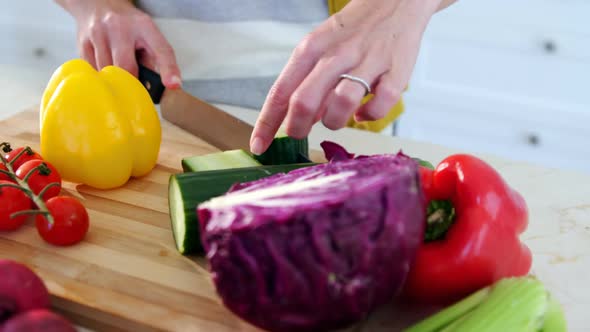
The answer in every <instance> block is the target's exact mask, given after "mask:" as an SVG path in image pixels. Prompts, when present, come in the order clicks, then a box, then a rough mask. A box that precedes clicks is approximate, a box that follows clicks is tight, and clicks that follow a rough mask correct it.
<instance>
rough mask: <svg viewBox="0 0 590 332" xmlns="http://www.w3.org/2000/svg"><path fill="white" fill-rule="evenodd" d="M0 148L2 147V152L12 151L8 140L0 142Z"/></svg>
mask: <svg viewBox="0 0 590 332" xmlns="http://www.w3.org/2000/svg"><path fill="white" fill-rule="evenodd" d="M0 149H2V151H3V152H4V153H8V152H10V151H12V148H11V147H10V143H8V142H2V143H0Z"/></svg>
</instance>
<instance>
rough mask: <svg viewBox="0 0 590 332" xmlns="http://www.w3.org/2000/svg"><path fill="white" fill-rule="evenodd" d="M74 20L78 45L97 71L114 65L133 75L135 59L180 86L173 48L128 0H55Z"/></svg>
mask: <svg viewBox="0 0 590 332" xmlns="http://www.w3.org/2000/svg"><path fill="white" fill-rule="evenodd" d="M56 2H57V3H59V4H60V5H61V6H62V7H64V8H65V9H66V10H67V11H68V12H70V14H72V16H73V17H74V18H75V19H76V22H77V25H78V48H79V52H80V55H81V57H82V58H83V59H85V60H86V61H88V62H89V63H90V64H91V65H92V66H94V68H96V69H97V70H100V69H102V68H103V67H105V66H109V65H115V66H119V67H122V68H123V69H126V70H127V71H129V72H130V73H131V74H133V75H134V76H137V71H138V69H137V61H138V58H140V61H141V63H142V64H144V65H146V66H148V67H150V68H153V69H155V70H157V71H158V72H159V73H160V75H161V77H162V82H163V83H164V85H165V86H166V87H168V88H174V87H178V86H180V83H181V80H180V69H179V68H178V65H177V64H176V58H175V55H174V51H173V49H172V47H171V46H170V44H169V43H168V41H167V40H166V39H165V37H164V36H163V35H162V33H161V32H160V30H159V29H158V28H157V26H156V25H155V23H154V21H153V20H152V19H151V17H150V16H149V15H147V14H146V13H144V12H142V11H141V10H139V9H137V8H136V7H135V6H133V4H132V2H131V1H129V0H84V1H79V0H56ZM136 52H137V54H136Z"/></svg>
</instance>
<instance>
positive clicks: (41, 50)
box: [33, 47, 46, 58]
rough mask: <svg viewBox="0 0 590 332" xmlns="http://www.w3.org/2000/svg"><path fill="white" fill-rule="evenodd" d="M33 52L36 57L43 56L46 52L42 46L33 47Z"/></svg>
mask: <svg viewBox="0 0 590 332" xmlns="http://www.w3.org/2000/svg"><path fill="white" fill-rule="evenodd" d="M33 54H34V55H35V57H37V58H42V57H44V56H45V54H46V52H45V49H44V48H43V47H36V48H35V49H33Z"/></svg>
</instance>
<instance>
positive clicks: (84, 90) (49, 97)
mask: <svg viewBox="0 0 590 332" xmlns="http://www.w3.org/2000/svg"><path fill="white" fill-rule="evenodd" d="M40 129H41V137H40V143H41V155H42V156H43V158H44V159H45V160H47V161H48V162H50V163H51V164H53V166H55V168H56V169H57V170H58V171H59V173H60V175H61V176H62V178H63V179H64V180H68V181H72V182H76V183H82V184H86V185H89V186H91V187H94V188H99V189H110V188H115V187H119V186H121V185H123V184H125V183H126V182H127V181H128V180H129V179H130V178H131V177H141V176H144V175H146V174H148V173H149V172H150V171H151V170H152V169H153V167H154V166H155V164H156V162H157V159H158V154H159V151H160V143H161V138H162V130H161V126H160V119H159V117H158V114H157V111H156V108H155V106H154V104H153V103H152V100H151V98H150V96H149V94H148V92H147V90H146V89H145V87H144V86H143V85H142V84H141V83H140V82H139V80H137V78H135V77H134V76H133V75H131V74H130V73H129V72H127V71H125V70H124V69H122V68H119V67H116V66H108V67H105V68H103V69H102V70H101V71H96V70H95V69H94V68H93V67H92V66H91V65H90V64H89V63H87V62H86V61H84V60H82V59H73V60H69V61H67V62H66V63H64V64H63V65H61V66H60V67H59V68H58V69H57V70H56V71H55V72H54V73H53V75H52V76H51V78H50V80H49V83H48V84H47V87H46V89H45V91H44V93H43V97H42V100H41V106H40Z"/></svg>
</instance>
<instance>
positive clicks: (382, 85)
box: [355, 71, 402, 121]
mask: <svg viewBox="0 0 590 332" xmlns="http://www.w3.org/2000/svg"><path fill="white" fill-rule="evenodd" d="M400 84H401V82H399V81H397V82H396V80H395V77H394V74H393V72H391V71H389V72H387V73H385V74H383V75H381V77H380V78H379V81H378V83H377V85H376V87H375V90H374V96H373V98H372V99H371V100H369V101H368V102H367V103H366V104H364V105H363V106H361V108H360V109H359V110H358V112H357V113H356V115H355V120H356V121H373V120H378V119H381V118H383V117H385V115H387V113H388V112H389V110H390V109H391V107H393V106H394V105H395V104H396V103H397V102H398V101H399V99H400V96H401V91H402V88H401V87H400Z"/></svg>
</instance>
